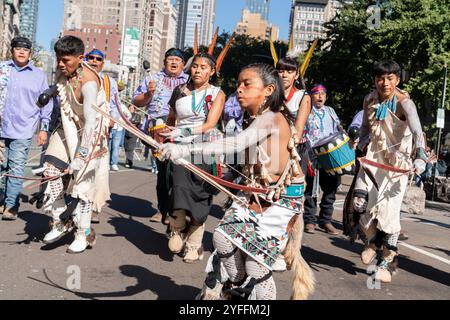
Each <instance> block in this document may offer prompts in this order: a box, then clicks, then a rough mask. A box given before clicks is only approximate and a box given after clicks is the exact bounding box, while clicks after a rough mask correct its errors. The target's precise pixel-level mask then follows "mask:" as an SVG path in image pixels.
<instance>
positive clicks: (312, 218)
mask: <svg viewBox="0 0 450 320" xmlns="http://www.w3.org/2000/svg"><path fill="white" fill-rule="evenodd" d="M310 95H311V98H312V109H311V114H310V115H309V117H308V121H307V124H306V127H307V139H308V141H309V143H310V144H311V147H313V148H314V147H315V146H318V145H320V144H321V141H323V140H324V139H326V138H328V137H329V136H331V135H333V134H334V133H336V132H337V131H339V127H340V120H339V118H338V116H337V115H336V112H335V111H334V109H333V108H331V107H328V106H326V105H325V102H326V101H327V89H326V88H325V87H324V86H323V85H321V84H318V85H315V86H314V87H313V88H312V90H311V92H310ZM314 162H316V164H315V167H316V169H315V176H311V175H310V174H306V190H305V212H304V220H305V231H306V232H307V233H314V232H315V227H316V222H317V217H316V210H317V197H316V193H317V186H318V185H320V188H321V189H322V191H323V195H322V199H321V201H320V213H319V227H320V228H322V229H324V230H325V232H327V233H329V234H331V235H337V234H338V232H337V230H336V228H335V227H334V226H333V225H332V224H331V217H332V215H333V210H334V202H335V201H336V191H337V189H338V187H339V186H340V184H341V177H340V176H338V175H330V174H328V173H327V172H326V171H325V170H324V169H323V168H321V167H320V165H319V164H318V163H317V160H316V161H314Z"/></svg>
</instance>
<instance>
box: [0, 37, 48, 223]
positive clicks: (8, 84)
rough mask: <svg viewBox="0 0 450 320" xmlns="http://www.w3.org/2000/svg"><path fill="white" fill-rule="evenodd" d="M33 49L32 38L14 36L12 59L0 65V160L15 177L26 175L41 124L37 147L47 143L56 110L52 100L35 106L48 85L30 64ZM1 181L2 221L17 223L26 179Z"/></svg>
mask: <svg viewBox="0 0 450 320" xmlns="http://www.w3.org/2000/svg"><path fill="white" fill-rule="evenodd" d="M31 49H32V43H31V41H30V40H29V39H27V38H25V37H15V38H14V39H13V40H12V41H11V56H12V60H10V61H5V62H1V63H0V161H1V162H2V171H3V170H6V173H8V174H9V175H11V176H15V177H22V176H23V175H24V171H25V164H26V162H27V159H28V152H29V150H30V145H31V142H32V138H33V135H34V133H35V132H36V128H37V126H38V123H40V126H41V127H40V131H39V134H38V144H39V145H40V146H42V145H44V144H46V142H47V139H48V127H49V122H50V116H51V113H52V110H53V102H52V101H50V103H49V104H48V105H47V106H45V107H44V108H42V109H40V108H39V107H38V106H37V105H36V101H37V99H38V97H39V95H40V94H41V93H42V92H43V91H44V90H46V89H48V83H47V76H46V75H45V74H44V73H43V72H42V71H41V70H39V69H38V68H36V67H34V66H33V64H32V62H31V61H30V58H31ZM2 182H3V184H4V186H3V187H4V206H2V207H1V211H2V212H3V217H2V219H3V220H15V219H16V218H17V213H18V210H19V196H20V192H21V191H22V184H23V180H21V179H17V178H12V177H5V178H4V179H2ZM2 190H3V189H2ZM2 198H3V197H2Z"/></svg>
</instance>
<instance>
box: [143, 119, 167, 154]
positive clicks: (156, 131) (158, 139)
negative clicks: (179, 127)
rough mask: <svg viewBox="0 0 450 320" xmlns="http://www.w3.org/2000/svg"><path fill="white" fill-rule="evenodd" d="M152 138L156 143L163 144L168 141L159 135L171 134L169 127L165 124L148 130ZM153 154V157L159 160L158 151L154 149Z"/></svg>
mask: <svg viewBox="0 0 450 320" xmlns="http://www.w3.org/2000/svg"><path fill="white" fill-rule="evenodd" d="M148 131H149V133H150V136H151V137H152V138H153V140H155V141H156V142H158V143H160V144H163V143H164V140H165V139H166V137H163V136H161V135H159V134H160V133H166V132H170V129H169V127H168V126H167V125H166V124H165V123H164V124H159V125H156V126H154V127H151V128H149V129H148ZM152 154H153V156H155V157H156V158H158V159H159V156H160V154H159V153H158V152H157V150H155V149H153V150H152Z"/></svg>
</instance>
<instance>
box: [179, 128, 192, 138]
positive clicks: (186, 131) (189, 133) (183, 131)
mask: <svg viewBox="0 0 450 320" xmlns="http://www.w3.org/2000/svg"><path fill="white" fill-rule="evenodd" d="M181 135H182V136H183V137H189V136H192V128H184V129H181Z"/></svg>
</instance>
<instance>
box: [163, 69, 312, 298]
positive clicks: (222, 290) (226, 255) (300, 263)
mask: <svg viewBox="0 0 450 320" xmlns="http://www.w3.org/2000/svg"><path fill="white" fill-rule="evenodd" d="M237 97H238V101H239V104H240V105H241V107H242V108H243V109H244V110H245V112H246V113H247V115H248V117H247V119H248V127H247V128H246V129H245V130H244V131H242V132H241V133H239V134H238V135H237V136H236V137H228V138H225V139H220V140H218V141H215V142H210V143H202V144H193V145H176V144H165V145H164V146H163V147H162V150H161V154H162V155H163V157H165V158H166V159H171V160H172V161H175V162H177V160H178V159H180V158H183V159H185V158H187V157H189V156H191V155H192V154H201V155H203V157H209V156H211V155H213V154H214V155H219V154H228V153H230V152H238V153H239V152H245V159H246V161H245V164H244V165H243V167H244V168H243V171H242V174H243V175H244V176H246V178H247V179H246V181H248V185H249V186H250V187H252V188H251V189H250V188H248V187H247V188H245V189H244V188H243V189H242V190H243V191H242V192H240V193H239V194H238V195H237V196H233V203H232V205H231V207H230V208H229V209H228V210H227V211H226V213H225V215H224V217H223V219H222V220H221V222H220V223H219V226H218V227H217V228H216V230H215V232H214V236H213V242H214V247H215V248H216V251H215V252H214V254H213V255H212V256H211V258H210V260H209V261H208V266H207V271H208V272H209V273H208V277H207V279H206V281H205V286H204V290H203V292H202V298H203V299H220V298H231V297H233V296H234V297H236V296H239V297H242V295H243V296H245V298H248V299H256V300H271V299H276V287H275V282H274V279H273V277H272V266H273V264H274V262H275V261H276V259H277V257H278V255H279V254H280V253H281V252H284V256H285V259H286V262H287V265H288V267H289V268H293V269H294V270H295V279H294V281H293V295H292V298H293V299H306V298H307V297H308V295H309V294H310V293H311V292H312V291H313V289H314V276H313V273H312V271H311V269H310V268H309V266H308V264H307V263H306V262H305V260H304V259H303V258H302V257H301V254H300V245H301V238H302V234H303V218H302V216H301V215H302V201H303V197H302V194H303V189H304V175H303V173H302V172H301V168H300V164H299V160H300V157H299V155H298V153H297V150H296V145H297V144H298V142H299V141H298V137H297V136H296V130H295V126H294V118H293V117H292V115H291V113H290V112H289V111H288V110H287V108H286V106H285V96H284V90H283V84H282V82H281V78H280V77H279V75H278V72H277V71H276V69H275V68H273V67H272V66H270V65H267V64H251V65H249V66H247V67H245V68H244V69H243V70H242V71H241V73H240V75H239V82H238V88H237ZM254 187H256V188H260V189H261V192H258V194H257V193H256V192H255V191H254V189H253V188H254Z"/></svg>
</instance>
